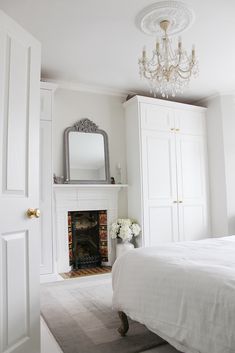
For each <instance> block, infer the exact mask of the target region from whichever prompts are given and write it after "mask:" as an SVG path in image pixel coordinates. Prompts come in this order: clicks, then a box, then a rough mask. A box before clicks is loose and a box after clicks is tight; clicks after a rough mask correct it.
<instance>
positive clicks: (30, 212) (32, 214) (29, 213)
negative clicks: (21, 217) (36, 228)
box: [26, 208, 41, 218]
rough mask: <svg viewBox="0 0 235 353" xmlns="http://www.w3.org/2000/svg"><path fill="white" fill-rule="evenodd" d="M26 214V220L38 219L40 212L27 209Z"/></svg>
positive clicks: (34, 209)
mask: <svg viewBox="0 0 235 353" xmlns="http://www.w3.org/2000/svg"><path fill="white" fill-rule="evenodd" d="M26 214H27V217H28V218H39V217H40V214H41V212H40V210H39V209H38V208H29V209H28V210H27V212H26Z"/></svg>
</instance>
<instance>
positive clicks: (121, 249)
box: [116, 241, 134, 258]
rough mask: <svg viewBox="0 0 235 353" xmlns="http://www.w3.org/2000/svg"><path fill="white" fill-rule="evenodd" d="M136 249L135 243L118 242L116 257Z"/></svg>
mask: <svg viewBox="0 0 235 353" xmlns="http://www.w3.org/2000/svg"><path fill="white" fill-rule="evenodd" d="M132 249H134V245H133V244H132V243H130V242H129V241H126V242H122V243H117V244H116V258H118V257H119V256H121V255H123V254H125V253H126V252H127V251H130V250H132Z"/></svg>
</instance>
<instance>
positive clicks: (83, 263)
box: [74, 255, 101, 270]
mask: <svg viewBox="0 0 235 353" xmlns="http://www.w3.org/2000/svg"><path fill="white" fill-rule="evenodd" d="M98 266H101V256H100V255H94V256H83V257H82V258H79V257H78V258H77V259H75V263H74V269H75V270H77V269H79V268H92V267H98Z"/></svg>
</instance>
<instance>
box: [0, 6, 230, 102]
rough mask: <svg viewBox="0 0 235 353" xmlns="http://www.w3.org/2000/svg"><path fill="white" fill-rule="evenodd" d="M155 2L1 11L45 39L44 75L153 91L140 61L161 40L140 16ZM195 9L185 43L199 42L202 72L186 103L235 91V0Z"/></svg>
mask: <svg viewBox="0 0 235 353" xmlns="http://www.w3.org/2000/svg"><path fill="white" fill-rule="evenodd" d="M153 2H154V0H128V1H127V0H0V8H1V9H2V10H3V11H5V12H6V13H7V14H8V15H9V16H11V17H12V18H14V19H15V20H16V21H17V22H18V23H20V24H21V25H22V26H23V27H24V28H25V29H27V30H28V31H29V32H31V33H32V34H33V35H34V36H35V37H36V38H37V39H38V40H39V41H40V42H41V43H42V77H43V78H46V79H51V80H59V81H65V82H72V83H74V84H80V85H81V84H83V85H88V86H90V85H92V86H98V87H101V88H102V87H107V88H110V89H112V90H122V91H125V92H126V91H131V92H136V93H140V94H148V87H147V84H146V83H145V82H144V81H141V80H140V79H139V74H138V64H137V60H138V57H139V56H140V53H141V51H142V47H143V45H145V44H146V46H147V49H149V50H151V49H152V48H153V45H154V38H153V37H149V36H147V35H145V34H143V33H142V32H140V30H139V29H138V28H137V27H136V26H135V17H136V15H137V14H138V12H139V11H141V10H142V9H143V8H144V7H145V6H148V5H150V4H152V3H153ZM185 2H186V3H187V4H189V5H190V6H191V7H192V8H193V9H194V11H195V15H196V19H195V22H194V24H193V25H192V27H191V28H190V29H189V30H187V31H186V32H184V33H183V34H182V39H183V44H184V46H185V47H186V48H187V49H188V50H191V46H192V44H195V45H196V51H197V55H198V57H199V64H200V74H199V77H198V78H197V79H192V81H191V84H190V88H189V89H186V90H185V93H184V94H183V96H182V97H181V98H178V100H184V101H196V100H199V99H201V98H204V97H208V96H211V95H214V94H217V93H226V92H231V91H234V89H235V66H234V65H235V40H234V37H233V36H234V35H235V20H234V13H235V1H234V0H206V1H205V0H204V1H202V0H190V1H189V0H186V1H185Z"/></svg>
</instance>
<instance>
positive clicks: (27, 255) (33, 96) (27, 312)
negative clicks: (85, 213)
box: [0, 11, 41, 353]
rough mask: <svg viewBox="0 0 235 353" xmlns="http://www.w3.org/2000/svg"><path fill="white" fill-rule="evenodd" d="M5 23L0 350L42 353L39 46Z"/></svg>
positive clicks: (0, 98)
mask: <svg viewBox="0 0 235 353" xmlns="http://www.w3.org/2000/svg"><path fill="white" fill-rule="evenodd" d="M0 24H1V25H0V77H1V80H0V160H1V161H2V162H1V163H0V185H1V190H0V216H1V221H0V263H1V264H2V266H0V352H1V353H3V352H4V353H5V352H11V353H39V352H40V336H39V221H38V220H37V219H32V220H30V219H29V218H27V217H26V211H27V209H28V208H30V207H32V208H37V207H38V206H39V193H38V189H39V94H40V56H41V54H40V44H39V43H38V42H37V41H36V40H35V39H34V38H33V37H31V35H29V34H28V33H27V32H26V31H24V30H23V29H22V28H21V27H20V26H18V25H17V24H16V23H15V22H14V21H13V20H11V19H10V18H9V17H8V16H6V15H5V14H4V13H3V12H2V11H0Z"/></svg>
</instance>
